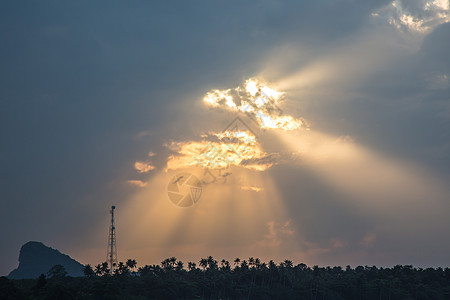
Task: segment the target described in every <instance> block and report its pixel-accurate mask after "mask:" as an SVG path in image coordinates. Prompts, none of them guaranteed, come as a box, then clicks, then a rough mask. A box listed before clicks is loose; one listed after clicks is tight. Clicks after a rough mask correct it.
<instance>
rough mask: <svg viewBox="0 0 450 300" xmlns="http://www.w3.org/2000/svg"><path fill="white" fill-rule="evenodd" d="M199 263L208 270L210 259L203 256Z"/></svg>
mask: <svg viewBox="0 0 450 300" xmlns="http://www.w3.org/2000/svg"><path fill="white" fill-rule="evenodd" d="M198 265H199V266H200V267H201V268H203V271H205V270H206V267H207V266H208V260H207V259H206V258H202V259H200V261H199V262H198Z"/></svg>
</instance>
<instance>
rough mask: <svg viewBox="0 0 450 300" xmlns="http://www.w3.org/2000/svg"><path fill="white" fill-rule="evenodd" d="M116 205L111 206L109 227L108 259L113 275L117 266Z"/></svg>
mask: <svg viewBox="0 0 450 300" xmlns="http://www.w3.org/2000/svg"><path fill="white" fill-rule="evenodd" d="M115 209H116V207H115V206H114V205H113V206H111V211H110V213H111V226H110V227H109V238H108V251H107V254H106V261H107V262H108V264H109V270H110V274H111V275H112V274H113V272H114V270H115V269H116V267H117V246H116V227H115V226H114V210H115Z"/></svg>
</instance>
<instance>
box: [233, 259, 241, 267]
mask: <svg viewBox="0 0 450 300" xmlns="http://www.w3.org/2000/svg"><path fill="white" fill-rule="evenodd" d="M240 262H241V259H240V258H239V257H237V258H236V259H235V260H234V266H235V267H236V266H238V265H239V263H240Z"/></svg>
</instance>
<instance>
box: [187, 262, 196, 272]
mask: <svg viewBox="0 0 450 300" xmlns="http://www.w3.org/2000/svg"><path fill="white" fill-rule="evenodd" d="M196 267H197V264H196V263H195V262H191V261H190V262H188V270H189V271H192V270H195V268H196Z"/></svg>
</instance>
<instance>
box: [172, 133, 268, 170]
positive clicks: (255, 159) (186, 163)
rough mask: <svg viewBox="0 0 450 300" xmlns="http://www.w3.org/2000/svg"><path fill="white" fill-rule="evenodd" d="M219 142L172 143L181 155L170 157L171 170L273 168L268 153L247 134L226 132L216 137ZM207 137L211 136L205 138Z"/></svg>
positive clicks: (173, 147)
mask: <svg viewBox="0 0 450 300" xmlns="http://www.w3.org/2000/svg"><path fill="white" fill-rule="evenodd" d="M212 136H215V137H217V138H218V141H208V140H203V141H200V142H197V141H189V142H179V143H172V144H171V145H169V148H170V149H171V150H172V151H175V152H177V154H176V155H172V156H170V157H169V159H168V162H167V170H176V169H182V168H187V167H193V166H200V167H202V168H208V169H213V170H218V169H225V168H228V167H230V166H241V167H244V168H248V169H253V170H258V171H263V170H266V169H267V168H270V167H271V166H272V165H273V161H270V159H267V158H268V155H267V153H265V152H264V151H263V150H262V149H261V146H260V145H259V144H258V143H257V142H256V138H255V136H254V135H253V134H251V133H249V132H246V131H225V132H222V133H216V134H212ZM204 137H207V136H204Z"/></svg>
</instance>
